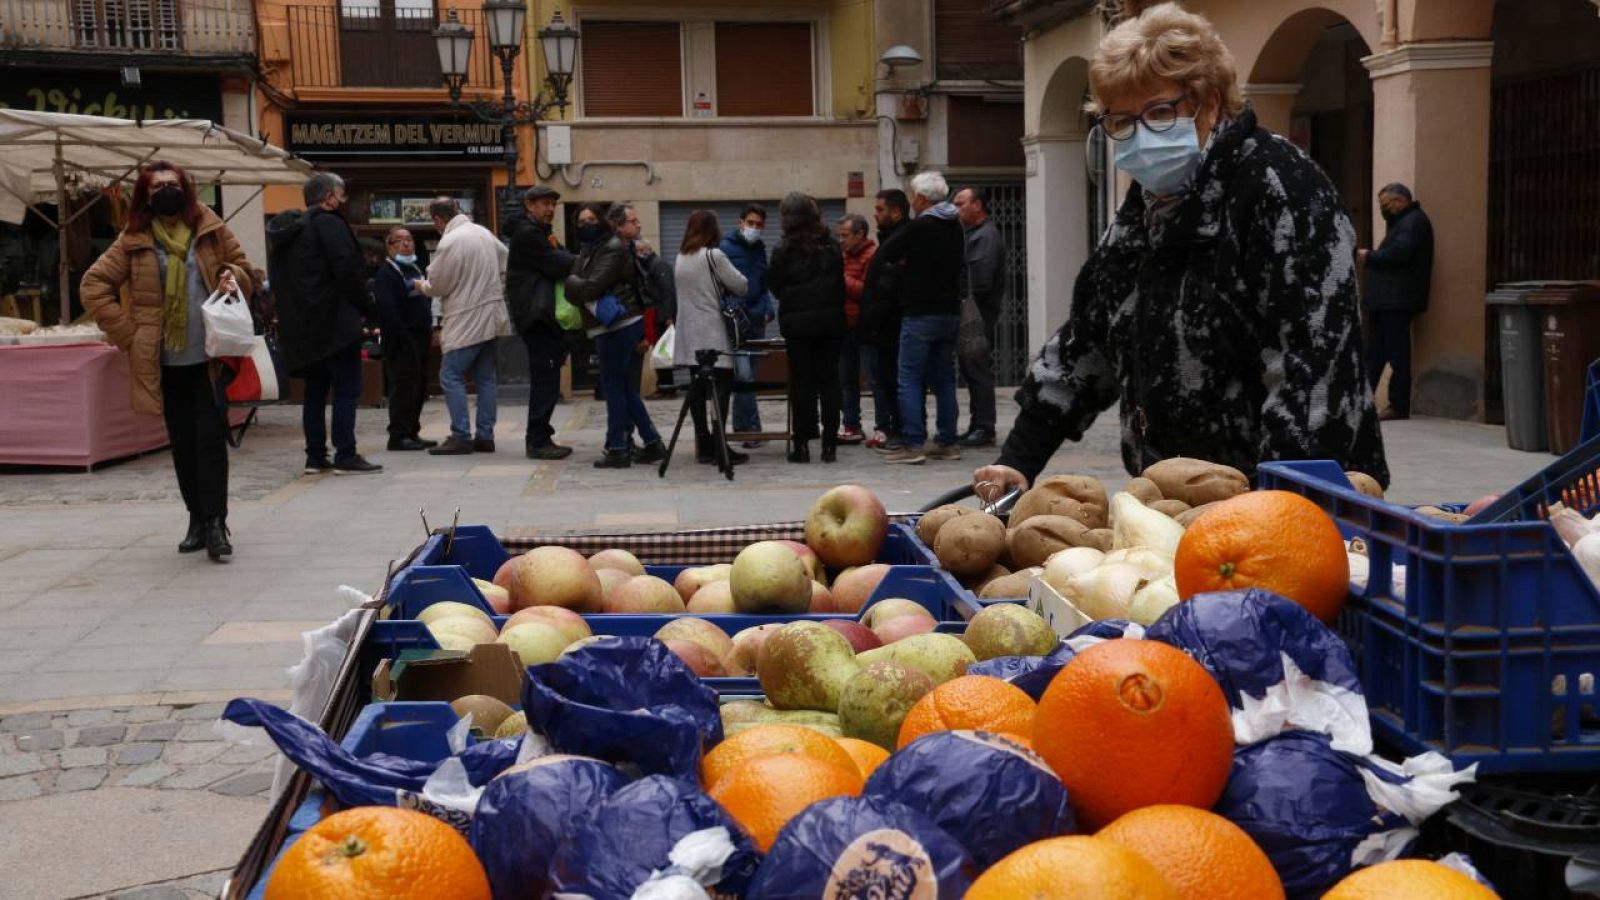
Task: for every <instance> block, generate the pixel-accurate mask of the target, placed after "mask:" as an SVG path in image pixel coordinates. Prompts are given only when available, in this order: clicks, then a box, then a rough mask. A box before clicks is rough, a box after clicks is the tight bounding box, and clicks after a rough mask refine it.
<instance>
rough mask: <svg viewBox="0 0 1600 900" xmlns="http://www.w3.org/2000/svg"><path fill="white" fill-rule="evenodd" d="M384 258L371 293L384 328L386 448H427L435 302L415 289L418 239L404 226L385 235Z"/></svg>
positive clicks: (419, 272) (418, 269) (433, 444)
mask: <svg viewBox="0 0 1600 900" xmlns="http://www.w3.org/2000/svg"><path fill="white" fill-rule="evenodd" d="M383 243H384V250H385V252H386V253H387V254H388V258H387V259H385V260H384V261H383V262H382V263H380V264H379V265H378V272H377V274H376V275H374V276H373V278H372V296H373V299H374V300H376V301H377V306H378V326H379V327H380V328H381V329H382V330H383V375H384V382H385V383H386V384H387V385H388V388H389V398H388V399H389V449H390V450H393V451H402V450H426V449H428V448H429V447H436V446H438V443H439V442H438V441H425V440H423V439H422V435H421V432H422V404H423V402H424V401H426V400H427V399H428V386H427V380H428V376H427V370H428V345H429V344H430V343H431V342H432V340H433V300H432V298H430V297H428V296H427V295H426V294H424V293H422V292H421V291H419V290H417V284H416V283H417V281H419V280H420V279H421V278H422V277H423V276H422V269H421V267H419V266H418V265H417V245H416V240H415V238H413V237H412V236H411V232H409V231H407V230H406V229H404V228H398V227H397V228H391V229H389V234H388V235H387V236H386V237H385V238H384V242H383Z"/></svg>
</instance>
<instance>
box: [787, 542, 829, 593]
mask: <svg viewBox="0 0 1600 900" xmlns="http://www.w3.org/2000/svg"><path fill="white" fill-rule="evenodd" d="M778 543H780V544H782V545H784V546H785V547H788V548H789V549H790V550H793V551H794V555H795V556H798V557H800V561H801V562H802V563H805V566H806V572H808V573H810V575H811V580H813V581H820V582H822V583H823V584H827V583H828V570H827V569H826V568H824V567H823V565H822V560H821V558H819V557H818V556H817V552H816V551H815V550H812V549H811V548H810V547H807V546H806V545H805V544H802V543H800V542H799V541H779V542H778Z"/></svg>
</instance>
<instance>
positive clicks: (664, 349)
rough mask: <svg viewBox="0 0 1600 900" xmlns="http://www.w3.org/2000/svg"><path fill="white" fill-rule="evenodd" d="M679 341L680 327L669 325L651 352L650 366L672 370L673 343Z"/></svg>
mask: <svg viewBox="0 0 1600 900" xmlns="http://www.w3.org/2000/svg"><path fill="white" fill-rule="evenodd" d="M677 339H678V326H676V325H668V326H667V330H666V331H663V332H661V337H660V338H659V339H658V340H657V341H656V345H655V346H654V347H653V348H651V350H650V365H651V368H655V369H670V368H672V355H673V354H672V348H673V347H674V346H675V345H674V344H673V341H676V340H677Z"/></svg>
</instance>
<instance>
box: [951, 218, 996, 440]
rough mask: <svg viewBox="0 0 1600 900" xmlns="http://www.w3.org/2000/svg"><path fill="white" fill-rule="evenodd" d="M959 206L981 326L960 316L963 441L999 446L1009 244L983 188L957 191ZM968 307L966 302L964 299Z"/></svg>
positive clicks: (964, 313) (970, 293)
mask: <svg viewBox="0 0 1600 900" xmlns="http://www.w3.org/2000/svg"><path fill="white" fill-rule="evenodd" d="M955 206H956V211H957V214H958V215H959V216H960V218H961V227H962V228H964V229H966V241H967V283H968V285H969V287H970V290H969V291H968V292H967V295H968V296H969V297H971V298H972V304H973V306H975V307H976V310H975V312H977V314H978V321H976V322H973V323H970V324H969V323H968V321H967V317H968V315H969V313H968V310H967V309H966V308H965V307H963V308H962V311H961V316H962V322H961V340H960V346H959V348H958V350H957V354H956V358H957V360H958V361H959V362H960V363H961V377H962V378H965V379H966V380H967V396H968V397H969V398H970V405H969V406H968V408H967V416H968V419H967V421H968V423H969V426H970V427H968V428H967V433H966V434H964V435H962V436H961V446H963V447H990V446H993V445H994V437H995V435H994V423H995V404H994V340H995V326H996V325H997V324H999V322H1000V313H1001V311H1002V310H1004V309H1005V305H1006V242H1005V238H1002V237H1001V236H1000V227H999V226H998V225H996V224H995V222H994V219H992V218H990V216H989V194H988V192H986V191H985V190H984V189H983V188H979V187H968V188H962V189H961V190H959V191H956V198H955ZM962 302H963V303H965V302H966V300H965V299H963V300H962Z"/></svg>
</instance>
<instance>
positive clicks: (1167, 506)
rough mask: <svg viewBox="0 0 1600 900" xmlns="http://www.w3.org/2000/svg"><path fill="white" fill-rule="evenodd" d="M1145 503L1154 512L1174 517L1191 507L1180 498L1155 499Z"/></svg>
mask: <svg viewBox="0 0 1600 900" xmlns="http://www.w3.org/2000/svg"><path fill="white" fill-rule="evenodd" d="M1147 505H1148V506H1149V507H1150V508H1151V509H1153V510H1155V511H1156V512H1158V513H1161V514H1163V515H1167V516H1171V517H1172V518H1174V519H1176V518H1177V517H1179V516H1181V515H1183V514H1184V513H1186V512H1188V511H1189V510H1190V508H1191V507H1190V506H1189V504H1187V503H1185V502H1183V501H1182V500H1157V501H1156V502H1154V503H1150V504H1147Z"/></svg>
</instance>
